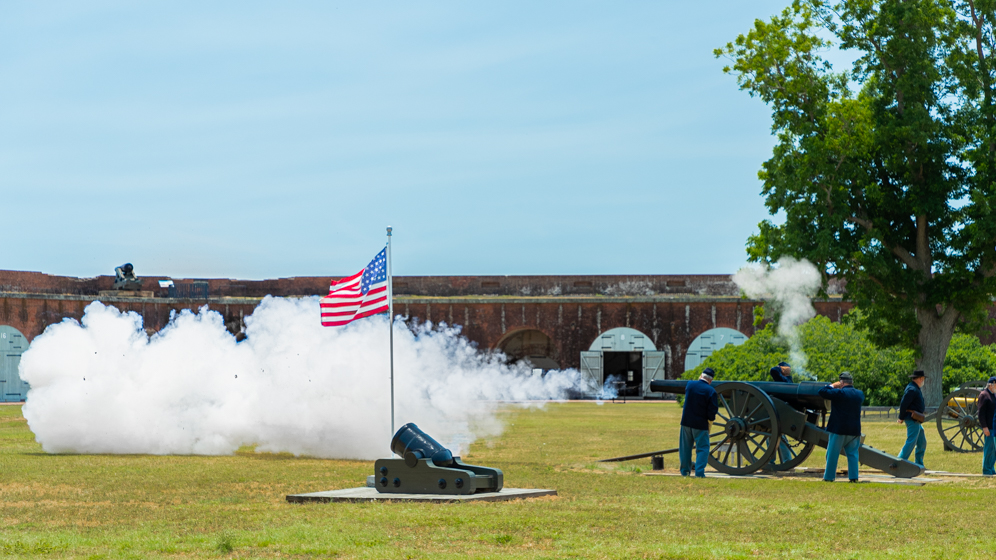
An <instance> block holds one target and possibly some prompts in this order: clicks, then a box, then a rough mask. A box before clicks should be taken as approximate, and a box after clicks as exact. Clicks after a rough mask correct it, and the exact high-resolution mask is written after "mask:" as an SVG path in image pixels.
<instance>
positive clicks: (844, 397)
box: [819, 371, 865, 482]
mask: <svg viewBox="0 0 996 560" xmlns="http://www.w3.org/2000/svg"><path fill="white" fill-rule="evenodd" d="M819 394H820V396H821V397H823V398H824V399H826V400H828V401H830V419H829V420H827V431H828V432H830V441H829V443H827V466H826V470H824V471H823V480H824V481H826V482H833V481H834V480H835V479H836V478H837V459H838V458H839V457H840V450H841V449H843V450H844V455H846V456H847V480H848V482H857V481H858V448H859V447H860V446H861V403H863V402H865V394H864V393H862V392H861V391H859V390H857V389H855V388H854V378H853V377H852V376H851V374H850V372H846V371H845V372H843V373H841V374H840V377H839V379H838V381H837V382H836V383H833V384H832V385H827V386H826V387H823V388H822V389H820V391H819Z"/></svg>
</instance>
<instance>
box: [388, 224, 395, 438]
mask: <svg viewBox="0 0 996 560" xmlns="http://www.w3.org/2000/svg"><path fill="white" fill-rule="evenodd" d="M392 229H393V228H391V226H387V328H388V330H389V332H390V341H391V435H392V436H393V435H394V287H393V286H392V281H391V230H392Z"/></svg>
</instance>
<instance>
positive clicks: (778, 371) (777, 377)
mask: <svg viewBox="0 0 996 560" xmlns="http://www.w3.org/2000/svg"><path fill="white" fill-rule="evenodd" d="M768 373H769V374H770V375H771V380H772V381H777V382H779V383H791V382H792V378H791V377H785V376H784V375H783V374H782V368H780V367H778V366H775V367H773V368H771V370H770V371H768Z"/></svg>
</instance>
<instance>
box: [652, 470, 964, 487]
mask: <svg viewBox="0 0 996 560" xmlns="http://www.w3.org/2000/svg"><path fill="white" fill-rule="evenodd" d="M705 475H706V478H724V479H775V480H780V479H788V480H801V481H807V482H822V481H823V469H819V470H818V471H816V470H806V471H802V472H791V471H788V472H777V473H765V474H760V473H752V474H748V475H741V476H735V475H731V474H725V473H720V472H714V471H706V473H705ZM643 476H681V473H676V472H649V473H643ZM690 478H691V477H690ZM834 482H844V483H847V474H846V473H842V474H838V475H837V480H835V481H834ZM858 482H862V483H870V482H874V483H876V484H896V485H899V486H926V485H927V484H931V483H941V482H949V481H948V480H945V479H943V478H926V477H922V476H920V477H916V478H896V477H894V476H891V475H887V474H864V473H861V474H860V475H859V476H858Z"/></svg>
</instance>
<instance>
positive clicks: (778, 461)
mask: <svg viewBox="0 0 996 560" xmlns="http://www.w3.org/2000/svg"><path fill="white" fill-rule="evenodd" d="M782 439H784V440H785V443H786V444H788V450H789V456H788V457H784V456H782V452H781V450H779V449H776V450H775V454H774V455H772V458H773V459H774V465H772V467H771V468H772V469H774V470H776V471H787V470H789V469H794V468H796V467H798V466H799V465H801V464H802V462H803V461H805V460H806V459H808V458H809V454H810V453H812V452H813V449H814V448H815V447H816V442H815V441H810V442H808V443H807V442H805V441H799V440H797V439H795V438H793V437H790V436H785V435H783V436H782Z"/></svg>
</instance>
